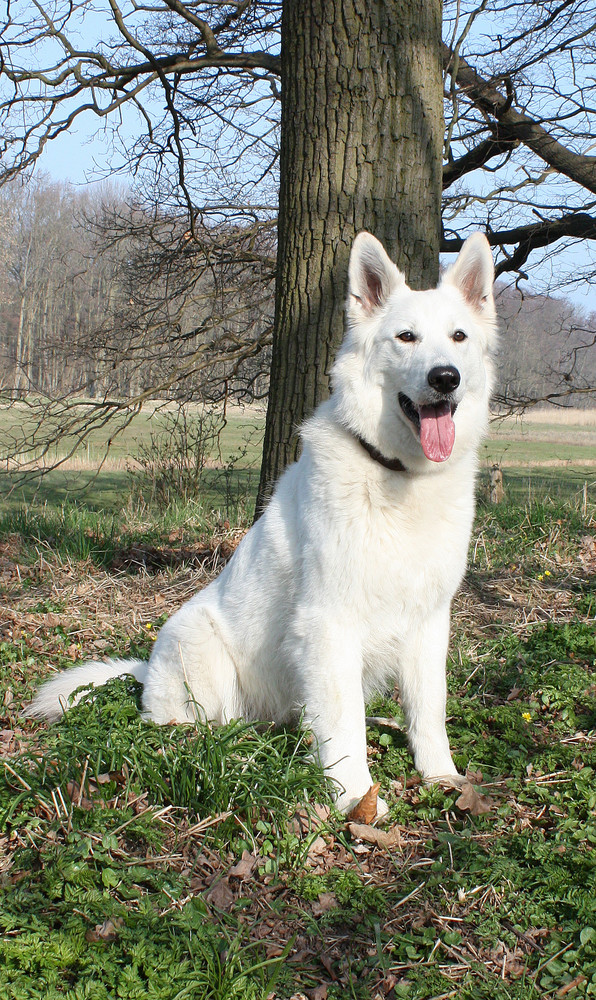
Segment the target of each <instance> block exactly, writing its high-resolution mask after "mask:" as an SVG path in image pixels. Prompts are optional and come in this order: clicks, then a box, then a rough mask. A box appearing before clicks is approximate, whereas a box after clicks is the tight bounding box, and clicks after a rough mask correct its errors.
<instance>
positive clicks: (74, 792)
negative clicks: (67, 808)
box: [66, 781, 93, 812]
mask: <svg viewBox="0 0 596 1000" xmlns="http://www.w3.org/2000/svg"><path fill="white" fill-rule="evenodd" d="M66 794H67V795H68V797H69V799H70V801H71V802H72V803H73V805H75V806H78V808H79V809H85V811H86V812H90V811H91V809H93V802H92V801H91V799H88V798H87V796H86V795H83V793H82V789H81V786H80V785H79V783H78V781H69V782H68V784H67V785H66Z"/></svg>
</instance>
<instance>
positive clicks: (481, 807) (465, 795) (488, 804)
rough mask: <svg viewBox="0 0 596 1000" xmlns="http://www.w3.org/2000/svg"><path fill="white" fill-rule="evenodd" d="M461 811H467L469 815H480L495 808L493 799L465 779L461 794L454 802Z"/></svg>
mask: <svg viewBox="0 0 596 1000" xmlns="http://www.w3.org/2000/svg"><path fill="white" fill-rule="evenodd" d="M455 804H456V806H457V808H458V809H461V811H462V812H469V813H470V815H471V816H481V815H482V814H483V813H488V812H491V810H492V809H494V808H495V805H496V803H495V801H494V799H491V798H489V797H488V795H483V794H482V793H481V792H479V791H477V789H476V788H474V785H471V784H470V782H469V781H465V782H464V783H463V785H462V788H461V795H460V796H459V798H458V799H456V802H455Z"/></svg>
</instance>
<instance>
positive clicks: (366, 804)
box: [347, 782, 381, 823]
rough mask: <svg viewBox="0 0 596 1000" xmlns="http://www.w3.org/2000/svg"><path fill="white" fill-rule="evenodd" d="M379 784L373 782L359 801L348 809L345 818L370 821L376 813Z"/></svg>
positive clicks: (363, 821)
mask: <svg viewBox="0 0 596 1000" xmlns="http://www.w3.org/2000/svg"><path fill="white" fill-rule="evenodd" d="M380 787H381V786H380V784H379V783H378V782H375V784H374V785H371V786H370V788H369V790H368V792H367V793H366V795H363V796H362V798H361V799H360V802H359V803H358V804H357V805H355V806H354V808H353V809H350V812H349V813H348V815H347V818H348V819H349V820H351V821H352V822H354V823H372V821H373V819H374V818H375V816H376V815H377V798H378V795H379V789H380Z"/></svg>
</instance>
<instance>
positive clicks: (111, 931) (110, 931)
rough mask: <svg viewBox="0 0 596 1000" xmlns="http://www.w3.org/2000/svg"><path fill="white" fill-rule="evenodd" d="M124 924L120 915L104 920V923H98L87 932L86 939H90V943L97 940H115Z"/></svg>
mask: <svg viewBox="0 0 596 1000" xmlns="http://www.w3.org/2000/svg"><path fill="white" fill-rule="evenodd" d="M122 924H123V921H122V920H121V919H120V917H115V919H114V920H104V922H103V924H96V925H95V927H94V928H93V930H91V928H89V930H88V931H87V933H86V934H85V941H89V943H90V944H93V943H95V942H97V941H115V940H116V938H117V937H118V931H119V930H120V928H121V927H122Z"/></svg>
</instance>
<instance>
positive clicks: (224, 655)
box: [143, 604, 244, 723]
mask: <svg viewBox="0 0 596 1000" xmlns="http://www.w3.org/2000/svg"><path fill="white" fill-rule="evenodd" d="M143 709H144V714H145V716H146V717H147V718H149V719H152V720H153V721H154V722H160V723H166V722H195V721H212V722H228V721H229V720H230V719H237V718H240V717H241V716H242V715H243V714H244V705H243V699H242V697H241V692H240V683H239V671H238V663H237V662H236V659H235V657H234V655H233V651H232V650H231V649H230V647H229V645H228V644H227V643H226V641H225V639H224V636H223V634H222V632H221V630H220V629H219V628H218V626H217V622H216V619H215V616H214V615H213V613H212V612H211V611H210V610H209V609H207V608H206V607H203V606H198V607H197V606H196V605H195V606H192V605H191V604H189V605H185V606H184V607H183V608H182V609H181V610H180V611H179V612H178V613H177V614H176V615H174V616H173V617H172V618H170V619H169V621H167V622H166V624H165V625H164V626H163V628H162V630H161V632H160V633H159V636H158V639H157V642H156V643H155V646H154V649H153V653H152V656H151V659H150V661H149V665H148V669H147V676H146V679H145V686H144V689H143Z"/></svg>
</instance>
